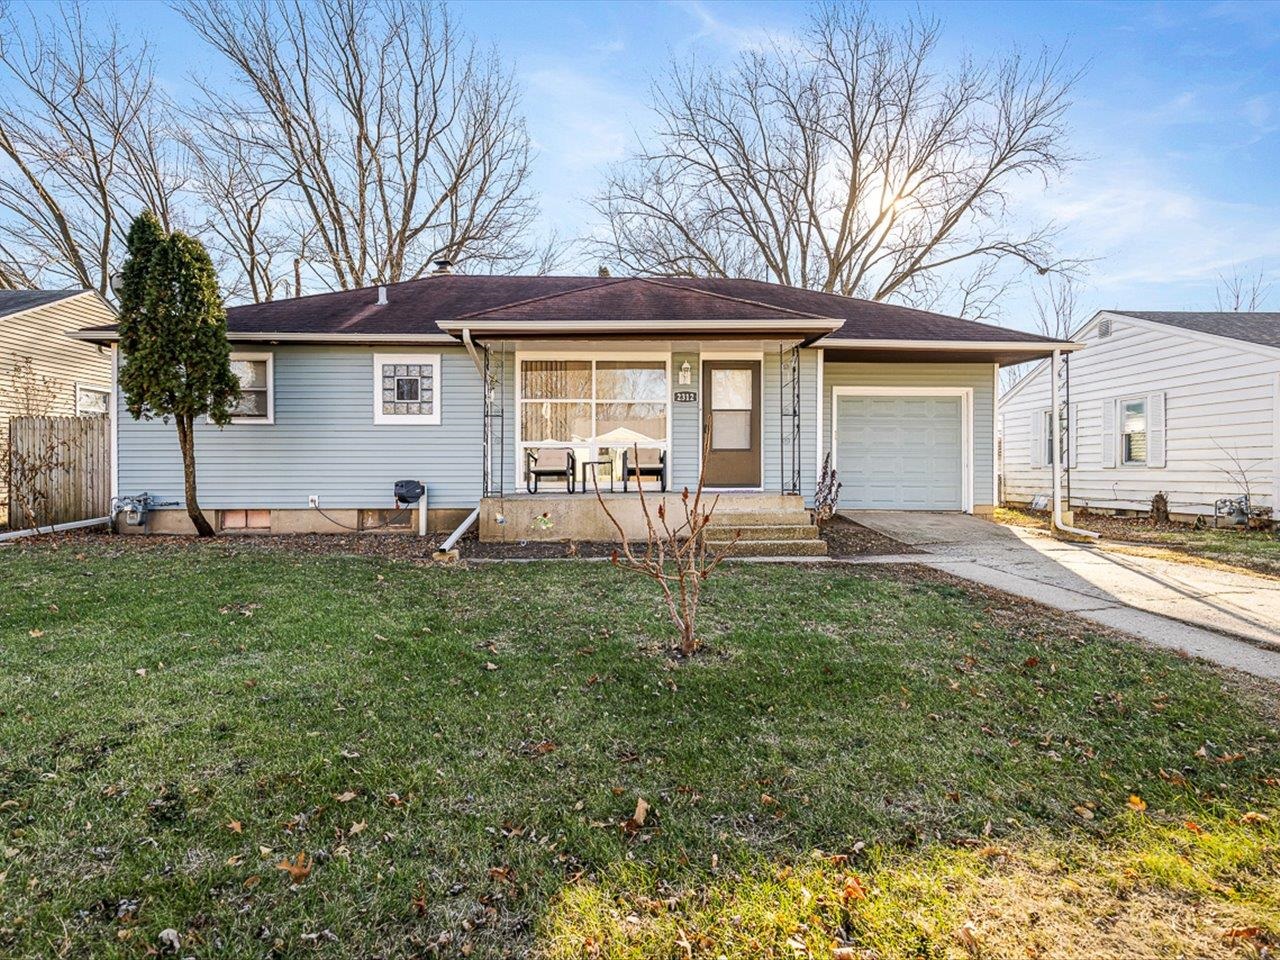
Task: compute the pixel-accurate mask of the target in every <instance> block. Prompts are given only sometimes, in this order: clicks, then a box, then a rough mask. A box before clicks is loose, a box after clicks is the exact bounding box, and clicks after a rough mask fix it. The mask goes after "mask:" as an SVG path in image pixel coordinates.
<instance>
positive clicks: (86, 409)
mask: <svg viewBox="0 0 1280 960" xmlns="http://www.w3.org/2000/svg"><path fill="white" fill-rule="evenodd" d="M110 409H111V391H110V390H109V389H108V388H107V387H97V386H94V385H93V384H89V383H77V384H76V416H78V417H94V416H99V415H101V414H104V413H108V412H110Z"/></svg>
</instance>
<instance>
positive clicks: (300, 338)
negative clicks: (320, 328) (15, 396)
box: [67, 330, 458, 344]
mask: <svg viewBox="0 0 1280 960" xmlns="http://www.w3.org/2000/svg"><path fill="white" fill-rule="evenodd" d="M67 336H68V337H70V338H71V339H72V340H85V341H88V342H90V343H114V342H115V341H116V340H119V339H120V335H119V334H118V333H116V332H115V331H114V330H76V331H73V332H71V333H68V334H67ZM227 339H228V340H230V341H231V342H232V343H236V342H237V341H241V340H252V341H255V342H257V341H262V342H264V343H439V344H457V342H458V341H457V339H456V338H455V337H452V336H450V335H448V334H445V333H271V332H269V331H262V332H260V331H253V332H250V333H239V332H237V331H234V330H232V331H229V332H228V333H227Z"/></svg>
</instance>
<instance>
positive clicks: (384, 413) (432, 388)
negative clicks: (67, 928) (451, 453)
mask: <svg viewBox="0 0 1280 960" xmlns="http://www.w3.org/2000/svg"><path fill="white" fill-rule="evenodd" d="M439 390H440V355H439V354H438V353H425V354H424V353H413V354H408V353H406V354H391V353H375V354H374V355H373V422H374V423H385V424H394V423H401V424H409V423H427V424H436V423H439V422H440V396H439Z"/></svg>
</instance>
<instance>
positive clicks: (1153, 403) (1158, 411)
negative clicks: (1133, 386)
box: [1147, 393, 1165, 467]
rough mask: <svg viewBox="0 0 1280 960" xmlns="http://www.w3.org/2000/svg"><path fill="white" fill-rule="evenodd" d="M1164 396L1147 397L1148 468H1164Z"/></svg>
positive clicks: (1161, 394) (1158, 394) (1160, 394)
mask: <svg viewBox="0 0 1280 960" xmlns="http://www.w3.org/2000/svg"><path fill="white" fill-rule="evenodd" d="M1164 437H1165V427H1164V394H1163V393H1151V394H1148V395H1147V466H1148V467H1163V466H1164V447H1165V442H1164Z"/></svg>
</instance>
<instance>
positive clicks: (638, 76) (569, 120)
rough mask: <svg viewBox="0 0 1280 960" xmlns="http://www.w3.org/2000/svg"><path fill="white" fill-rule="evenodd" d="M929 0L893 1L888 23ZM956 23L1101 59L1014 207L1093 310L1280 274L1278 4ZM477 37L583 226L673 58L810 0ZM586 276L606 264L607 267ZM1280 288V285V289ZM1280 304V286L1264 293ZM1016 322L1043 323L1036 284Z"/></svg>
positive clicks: (547, 18)
mask: <svg viewBox="0 0 1280 960" xmlns="http://www.w3.org/2000/svg"><path fill="white" fill-rule="evenodd" d="M915 7H916V5H915V4H899V3H880V4H877V5H876V10H877V12H878V13H879V14H880V15H882V16H883V17H885V18H894V17H905V16H907V15H908V14H909V13H910V12H911V11H912V10H913V9H915ZM921 8H922V9H923V10H925V11H926V12H928V13H930V14H932V15H934V16H936V17H938V18H939V19H940V20H941V21H942V24H943V28H944V31H943V46H942V53H943V56H944V57H945V58H954V57H961V56H964V55H970V56H974V57H977V58H979V59H983V58H986V57H990V56H995V55H998V54H1001V53H1004V52H1007V51H1010V50H1012V49H1015V48H1017V49H1023V50H1027V51H1030V52H1036V51H1038V50H1039V48H1040V47H1041V46H1043V45H1048V46H1051V47H1055V48H1056V47H1059V46H1062V45H1064V44H1065V45H1066V50H1067V57H1068V59H1069V61H1070V62H1071V63H1073V64H1076V65H1079V66H1084V67H1087V72H1086V74H1085V76H1084V79H1083V80H1082V81H1081V83H1080V85H1079V87H1078V89H1077V94H1076V97H1075V104H1074V106H1073V108H1072V112H1071V116H1070V120H1071V126H1072V130H1073V137H1074V144H1075V149H1076V151H1077V152H1078V153H1079V154H1082V155H1083V156H1084V157H1085V158H1086V159H1085V160H1083V161H1082V162H1081V163H1079V164H1078V165H1076V167H1075V168H1074V169H1073V170H1072V172H1071V173H1070V174H1069V175H1068V176H1067V177H1066V178H1065V179H1064V180H1063V181H1062V182H1060V183H1057V184H1054V185H1053V186H1052V187H1051V188H1050V189H1049V190H1047V191H1046V190H1043V189H1041V188H1040V187H1039V186H1036V187H1035V188H1034V189H1028V190H1027V191H1025V195H1022V196H1019V197H1017V208H1016V215H1017V216H1019V217H1026V218H1027V220H1028V221H1029V222H1034V221H1039V220H1043V219H1046V218H1047V219H1052V220H1054V221H1056V222H1058V223H1059V224H1060V225H1061V226H1062V228H1063V231H1064V234H1063V238H1062V246H1063V248H1064V251H1065V252H1068V253H1070V254H1073V255H1078V256H1084V257H1090V258H1094V262H1093V264H1092V266H1091V269H1090V273H1089V276H1088V278H1087V279H1086V282H1085V284H1084V285H1083V287H1082V290H1081V295H1080V300H1081V308H1082V311H1085V312H1092V310H1094V309H1097V308H1102V307H1121V308H1124V307H1129V308H1138V307H1142V308H1145V309H1194V308H1212V306H1213V304H1214V288H1215V286H1216V283H1217V277H1218V275H1219V274H1220V273H1222V272H1224V271H1230V270H1232V269H1233V268H1235V267H1241V268H1245V269H1247V270H1250V271H1253V272H1256V271H1257V270H1258V269H1262V270H1264V271H1265V272H1266V273H1267V274H1269V275H1273V276H1275V277H1276V278H1277V279H1280V4H1270V3H1260V2H1242V3H1233V2H1218V3H1147V4H1144V3H1013V2H1005V3H979V2H952V3H943V4H932V3H923V4H921ZM454 11H455V13H456V14H457V15H458V17H459V19H460V20H461V22H462V24H463V25H464V26H465V27H466V28H467V30H468V31H469V32H470V33H471V34H473V35H474V36H475V37H476V39H477V40H479V41H480V42H481V43H485V44H491V45H492V46H493V47H494V48H495V49H496V50H497V51H498V53H499V55H500V56H502V57H503V58H506V59H509V61H510V62H511V63H512V64H513V67H514V69H515V70H516V73H517V76H518V77H519V79H520V81H521V83H522V85H523V87H524V90H525V113H526V116H527V119H528V123H529V128H530V131H531V133H532V135H533V138H534V141H535V143H536V146H537V151H538V152H537V157H536V160H535V171H534V174H535V186H536V188H537V190H538V192H539V193H540V195H541V204H542V208H543V211H544V217H545V220H546V224H547V226H549V227H551V226H553V227H555V228H557V229H558V230H559V231H560V232H561V233H562V234H564V235H567V236H574V235H579V234H581V233H583V232H584V231H585V230H586V229H588V227H589V226H590V223H591V212H590V211H589V210H588V209H587V207H586V206H585V204H584V203H583V197H584V196H587V195H589V194H591V193H592V192H593V191H594V190H595V189H596V187H597V186H598V184H599V181H600V176H601V169H602V167H603V165H605V164H607V163H609V162H611V161H614V160H618V159H620V158H621V157H623V156H624V154H625V152H626V150H627V148H628V145H629V144H630V143H632V142H633V141H634V137H635V136H636V134H637V132H641V131H643V130H644V129H645V128H646V126H647V123H648V121H649V117H648V114H647V112H646V108H645V93H646V87H647V84H648V80H649V77H650V76H651V75H652V74H653V73H654V72H655V71H656V70H658V69H660V68H661V67H662V65H663V64H664V63H665V62H666V60H667V59H668V58H669V57H670V56H671V55H673V54H674V55H677V56H683V55H685V54H688V53H690V52H696V53H697V55H698V56H699V57H700V58H702V59H704V60H715V59H720V58H732V57H734V56H735V55H737V54H738V53H740V52H741V51H743V50H745V49H749V48H750V47H752V46H753V45H757V44H759V43H760V42H761V40H762V38H764V37H765V36H766V35H767V34H769V33H770V32H774V33H789V32H796V31H798V30H799V28H800V26H801V24H802V21H803V19H804V15H805V8H804V6H803V5H802V4H800V3H781V2H755V3H743V2H722V3H718V2H707V0H673V2H632V3H585V2H578V3H573V2H543V3H505V2H494V0H488V2H465V0H464V2H459V3H456V4H455V5H454ZM92 15H93V16H97V17H104V18H105V17H110V18H118V21H119V22H120V23H121V24H122V25H123V26H124V27H125V29H138V30H142V31H144V32H145V33H146V34H147V35H149V36H150V38H151V39H152V40H153V41H155V42H156V49H157V53H158V60H159V63H158V66H159V69H160V73H161V76H162V79H163V80H164V82H166V83H169V84H171V85H172V86H174V87H175V88H181V87H183V86H184V85H185V84H186V83H188V82H189V79H188V78H189V77H190V76H191V75H192V73H193V71H194V72H196V73H203V74H206V75H208V76H209V78H210V79H211V80H212V81H213V82H216V81H217V78H218V76H219V75H220V74H221V73H222V72H223V69H224V68H223V67H222V66H221V65H220V64H218V63H217V62H216V61H215V60H213V59H212V58H211V57H210V55H209V54H207V53H206V52H205V51H204V50H203V48H201V47H200V46H199V45H198V44H197V43H196V41H195V40H194V39H193V38H192V36H191V32H190V30H189V29H188V28H187V27H186V26H185V24H184V23H183V22H182V21H181V19H180V18H179V17H177V16H176V15H175V14H173V13H172V12H171V11H170V10H168V9H167V8H166V7H164V6H162V5H161V4H159V3H141V2H135V3H121V2H113V3H103V4H100V5H97V6H95V7H93V8H92ZM575 266H576V267H577V268H578V269H582V270H589V271H591V272H594V265H592V264H586V263H579V264H576V265H575ZM1278 287H1280V285H1278ZM1268 305H1269V306H1271V307H1272V308H1276V309H1280V288H1278V289H1276V290H1274V291H1273V292H1272V296H1271V298H1270V302H1269V304H1268ZM1003 322H1005V323H1007V324H1009V325H1011V326H1020V327H1022V326H1028V325H1030V324H1031V323H1032V320H1031V316H1030V303H1029V297H1028V295H1027V293H1026V292H1025V291H1023V292H1021V293H1017V294H1014V295H1012V296H1011V297H1010V298H1009V299H1008V301H1007V303H1006V305H1005V309H1004V317H1003Z"/></svg>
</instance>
